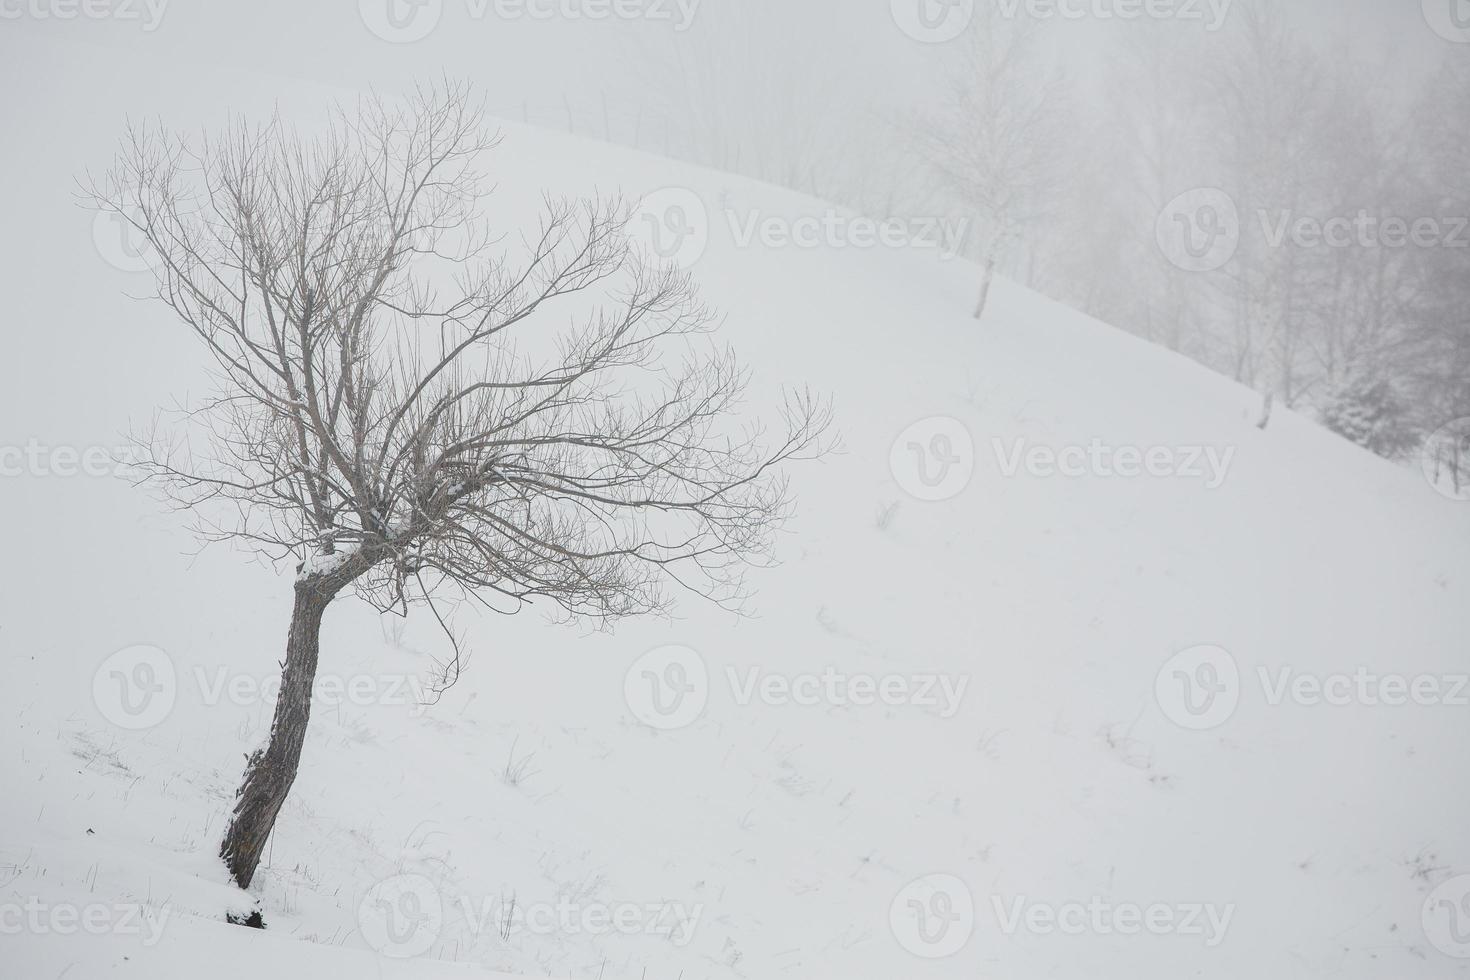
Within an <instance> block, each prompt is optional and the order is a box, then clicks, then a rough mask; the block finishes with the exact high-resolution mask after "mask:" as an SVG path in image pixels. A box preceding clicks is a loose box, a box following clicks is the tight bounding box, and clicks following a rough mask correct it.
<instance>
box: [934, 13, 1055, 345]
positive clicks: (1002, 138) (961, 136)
mask: <svg viewBox="0 0 1470 980" xmlns="http://www.w3.org/2000/svg"><path fill="white" fill-rule="evenodd" d="M983 6H984V7H985V9H984V11H982V10H980V9H979V7H977V9H976V13H975V22H974V24H973V25H972V26H971V28H970V32H969V35H968V36H967V38H966V44H965V48H964V61H963V64H962V66H961V69H960V70H959V72H958V73H957V74H956V75H955V76H954V78H953V79H952V81H951V84H950V88H949V91H948V93H947V97H946V98H945V100H944V101H943V103H942V105H941V108H940V110H939V111H938V112H937V113H935V114H933V115H931V116H929V117H928V118H926V119H924V120H922V121H921V123H920V124H919V126H918V131H917V133H916V137H917V141H918V143H919V146H920V152H921V154H922V155H923V157H924V159H925V160H926V161H927V162H928V164H929V166H930V168H931V169H932V170H933V172H934V174H935V176H936V177H937V179H938V180H939V182H940V183H941V184H942V185H943V186H944V187H945V188H946V191H947V193H948V194H949V195H950V196H951V197H952V198H953V199H954V200H955V202H956V203H958V204H959V205H960V206H962V207H964V208H965V209H967V210H968V211H970V212H971V213H973V214H974V215H975V217H976V218H977V219H978V223H979V227H980V235H981V239H980V242H979V243H978V250H979V252H978V256H979V259H980V265H981V269H982V272H981V281H980V298H979V301H978V302H977V304H976V308H975V318H976V319H980V318H981V317H982V316H983V315H984V313H985V307H986V304H987V302H988V301H989V297H990V287H991V283H992V282H993V281H994V278H995V270H996V267H997V265H999V264H1000V263H1001V262H1002V261H1003V260H1004V259H1006V258H1007V257H1008V256H1009V255H1010V254H1011V253H1012V252H1013V251H1014V250H1015V249H1016V247H1017V245H1018V244H1020V243H1021V242H1022V241H1023V238H1024V236H1025V234H1026V230H1027V226H1028V224H1030V223H1032V222H1034V221H1036V220H1037V219H1039V218H1040V217H1042V216H1043V215H1045V214H1046V213H1047V211H1048V209H1050V208H1051V207H1053V206H1055V205H1056V201H1057V198H1058V197H1059V189H1060V186H1061V184H1062V182H1063V180H1064V176H1065V175H1064V167H1065V165H1066V158H1065V149H1066V138H1067V137H1066V134H1067V126H1066V116H1067V110H1068V105H1067V93H1066V87H1065V81H1064V79H1063V78H1062V77H1061V76H1059V75H1058V74H1056V73H1055V72H1054V71H1053V70H1052V69H1051V68H1050V67H1049V66H1048V65H1047V64H1046V63H1045V61H1044V60H1043V59H1042V57H1041V55H1040V52H1039V51H1038V48H1037V41H1038V37H1037V32H1038V30H1039V28H1038V27H1037V24H1036V22H1035V21H1034V20H1032V19H1029V18H1022V19H1020V20H1019V21H1018V20H1015V19H1007V18H1006V17H1005V16H1004V14H1003V13H1002V12H1001V11H1000V10H999V9H998V8H994V9H993V8H992V7H991V5H988V4H987V5H983Z"/></svg>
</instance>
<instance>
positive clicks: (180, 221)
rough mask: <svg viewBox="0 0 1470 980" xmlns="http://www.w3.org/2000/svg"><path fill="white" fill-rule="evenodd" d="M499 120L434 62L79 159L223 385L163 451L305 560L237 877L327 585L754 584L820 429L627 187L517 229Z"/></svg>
mask: <svg viewBox="0 0 1470 980" xmlns="http://www.w3.org/2000/svg"><path fill="white" fill-rule="evenodd" d="M496 141H497V140H496V138H495V137H494V136H493V135H492V134H490V133H489V132H488V131H487V130H486V129H485V126H484V123H483V120H482V115H481V112H480V110H479V108H478V107H477V106H476V105H475V104H474V103H473V101H472V99H471V97H470V92H469V91H468V90H467V88H466V87H464V86H460V85H455V84H443V85H438V86H433V87H429V88H421V89H419V90H418V91H417V92H415V93H414V94H413V95H412V96H410V97H409V98H407V99H406V100H404V102H402V103H401V104H397V105H392V104H387V103H385V102H383V101H382V100H379V99H376V98H372V99H366V100H364V101H362V102H360V103H359V104H357V105H353V106H347V107H341V108H339V109H338V110H337V111H336V113H335V115H334V117H333V121H332V123H331V125H330V126H329V127H327V129H326V131H325V133H324V134H323V135H320V136H316V137H308V136H304V135H301V134H299V133H297V132H296V131H294V130H293V129H292V128H290V127H288V126H287V125H285V124H284V123H283V122H282V121H280V120H279V119H273V120H271V121H269V122H267V123H265V124H263V125H249V124H246V123H244V122H236V123H233V124H231V125H230V126H229V127H227V128H226V130H225V131H224V132H223V133H222V134H220V135H218V136H216V137H209V138H202V139H200V140H198V141H191V140H189V139H186V138H180V137H176V136H171V135H169V134H166V133H164V132H161V131H159V130H158V129H157V128H149V127H142V128H135V129H133V130H132V131H130V133H129V135H128V137H127V138H126V140H125V141H124V144H123V147H122V149H121V152H120V154H119V156H118V159H117V161H116V163H115V165H114V167H113V169H112V171H111V172H110V173H109V174H107V175H106V176H105V177H102V178H100V179H97V180H89V181H88V182H87V184H86V185H85V197H86V202H87V203H88V204H89V205H90V206H93V207H96V208H100V209H104V210H107V211H111V212H116V213H117V214H119V215H121V216H122V217H123V218H124V219H125V220H128V221H129V222H130V223H131V224H132V225H133V226H134V227H135V228H136V229H137V231H138V233H139V234H140V235H141V236H143V237H144V238H145V239H146V241H147V242H148V244H149V245H150V246H151V247H152V248H153V249H154V250H155V251H156V253H157V256H158V260H159V261H158V263H157V270H156V278H157V286H158V298H159V299H161V301H162V302H163V303H164V304H165V305H166V306H167V307H168V308H169V309H170V310H171V311H172V312H173V314H174V315H175V316H176V317H177V318H178V319H179V320H180V321H182V323H183V324H184V325H185V326H186V327H187V328H188V329H189V330H190V331H191V332H192V333H193V335H194V336H195V338H196V339H197V340H198V341H199V343H200V344H202V345H203V349H204V350H205V351H206V352H207V353H208V355H209V358H210V362H211V364H212V370H213V374H214V378H215V380H216V381H217V383H218V389H217V391H215V392H214V394H213V395H212V397H209V398H208V399H206V400H204V401H203V402H202V403H199V404H194V405H191V406H189V407H188V408H187V410H185V411H184V412H182V413H181V415H180V416H179V417H177V418H174V419H172V422H173V423H174V427H173V428H171V429H170V430H169V431H168V432H167V434H166V435H165V436H164V437H161V438H160V437H154V438H146V439H145V440H144V441H145V442H147V443H148V444H149V446H150V447H151V449H152V451H151V453H150V455H149V459H148V461H147V462H146V464H145V467H146V469H145V472H146V474H147V477H148V478H149V479H150V480H151V481H152V482H154V483H155V484H156V485H157V486H158V487H160V488H161V489H162V490H163V492H164V493H166V494H167V496H168V497H169V498H170V499H171V500H173V501H174V502H176V503H177V504H178V505H180V506H183V507H186V508H189V509H191V510H193V512H194V513H195V514H196V515H198V517H199V523H200V530H201V533H202V534H204V535H205V536H206V537H207V538H209V539H211V540H228V541H232V542H235V543H237V544H244V545H247V546H249V547H252V548H255V549H258V550H259V551H261V552H263V553H264V554H266V555H268V556H270V557H271V558H273V559H276V560H282V559H286V560H294V561H295V563H296V568H297V577H296V580H295V604H294V608H293V610H292V613H291V620H290V627H289V631H288V633H287V640H286V657H285V661H284V664H283V674H282V684H281V693H280V697H279V700H278V701H277V704H276V708H275V716H274V720H273V723H272V727H271V732H270V737H269V741H268V743H267V744H266V745H265V746H264V747H262V748H261V749H260V750H258V751H257V752H255V753H254V754H253V755H251V756H250V758H249V760H248V763H247V765H246V770H245V775H244V779H243V782H242V785H241V787H240V789H239V792H238V794H237V799H236V803H235V808H234V812H233V815H232V817H231V819H230V821H229V825H228V827H227V829H226V830H225V832H224V837H223V840H222V842H221V847H220V853H221V856H222V857H223V859H224V861H225V862H226V864H227V865H228V867H229V870H230V873H231V875H232V876H233V878H234V880H235V881H236V882H237V883H238V884H239V885H240V886H241V887H245V886H248V885H249V884H250V883H251V880H252V878H253V876H254V874H255V871H256V867H257V865H258V863H259V861H260V857H261V852H262V849H263V848H264V846H265V843H266V840H267V838H268V836H269V834H270V832H271V829H272V827H273V826H274V824H275V820H276V817H277V814H278V813H279V812H280V809H281V805H282V803H283V802H284V801H285V799H286V795H287V793H288V792H289V790H290V788H291V785H292V782H293V781H294V779H295V776H296V772H297V765H298V762H299V760H300V756H301V750H302V745H303V742H304V739H305V736H306V729H307V723H308V719H309V716H310V708H311V688H312V682H313V679H314V677H315V674H316V669H317V660H318V653H319V635H320V630H321V625H322V619H323V614H324V613H325V612H326V610H327V608H328V606H329V605H330V604H331V603H332V602H333V600H334V599H336V598H337V597H338V596H341V595H343V594H347V593H355V594H356V595H357V596H359V597H361V598H362V599H364V600H366V601H368V602H370V603H372V604H373V605H374V606H375V607H376V608H377V609H379V610H380V611H382V612H385V613H388V612H393V613H398V614H404V613H406V611H407V610H408V609H409V607H410V606H413V605H415V604H423V603H428V604H429V605H430V606H431V607H432V609H433V612H434V615H435V616H436V617H440V622H441V624H442V623H443V622H444V620H443V618H442V615H443V614H442V613H441V611H440V609H439V608H438V607H437V606H435V605H434V603H435V600H436V598H437V599H448V600H450V601H453V600H456V599H462V598H464V597H474V598H477V599H479V600H481V601H482V602H484V603H485V604H486V605H488V606H490V607H491V608H494V609H496V610H498V611H503V612H513V611H515V610H516V609H518V608H521V607H522V606H523V605H525V604H527V603H537V604H539V605H543V606H548V607H550V608H554V609H557V610H560V611H561V612H563V613H564V614H566V615H567V616H569V617H587V618H590V619H591V620H592V621H594V622H606V621H611V620H614V619H617V618H619V617H626V616H634V615H638V614H642V613H648V612H652V611H655V610H660V609H663V608H664V607H665V606H666V604H667V603H668V602H669V601H670V599H671V595H670V593H671V592H672V591H673V590H674V589H687V590H691V591H692V592H694V593H697V594H698V595H699V596H702V597H705V598H708V599H711V600H713V601H716V602H719V603H722V604H725V605H727V606H731V607H732V608H735V607H738V606H739V604H740V601H741V598H742V595H743V591H742V572H743V570H744V568H745V566H746V565H748V564H749V563H751V562H753V561H756V562H758V561H760V560H762V559H763V558H766V557H768V556H769V553H770V552H769V545H770V540H771V534H772V532H773V531H774V530H775V529H776V528H777V526H778V525H779V524H780V522H781V521H782V520H783V518H784V517H785V516H786V514H787V513H788V510H789V505H790V499H791V498H790V495H789V492H788V485H787V483H786V481H785V478H784V476H783V475H782V464H783V463H785V462H787V461H790V460H794V459H797V458H804V457H811V456H813V455H817V454H819V453H820V452H822V451H823V449H824V448H825V446H826V438H827V437H826V435H825V433H826V430H827V425H828V421H829V413H828V410H827V407H826V405H825V404H824V403H822V402H820V401H818V400H816V399H814V398H812V397H811V396H810V395H809V394H805V393H794V394H791V395H788V396H787V399H786V402H785V405H784V409H783V411H782V413H781V416H782V417H781V420H780V426H779V427H778V428H775V429H772V430H767V429H765V428H763V427H761V426H756V425H751V424H742V423H739V422H737V421H735V420H734V416H733V415H732V409H733V408H734V407H735V405H736V402H737V400H739V399H740V397H741V395H742V392H743V391H744V389H745V387H746V382H747V374H746V372H745V371H744V370H743V369H742V368H741V367H740V366H739V365H738V363H737V362H736V360H735V359H734V357H733V356H732V354H731V353H730V352H728V351H719V350H716V349H713V348H706V347H705V346H704V345H702V344H697V343H696V340H697V338H698V337H699V335H701V334H704V333H706V332H707V331H709V330H710V329H711V328H712V327H713V325H714V323H715V319H714V315H713V313H712V311H711V310H710V309H709V308H708V307H707V306H706V305H705V304H704V303H703V302H702V301H701V300H700V298H699V296H698V294H697V291H696V289H695V287H694V285H693V284H692V283H691V281H690V279H689V278H688V277H687V275H684V274H681V273H679V272H677V271H675V270H673V269H669V268H661V267H655V266H654V265H652V264H650V263H649V262H648V261H645V258H644V256H643V255H642V253H641V252H640V251H638V249H637V247H636V246H635V245H633V244H631V243H630V241H629V239H628V237H627V236H626V235H625V233H624V224H625V222H626V220H627V216H628V212H627V209H625V208H624V207H623V206H622V205H621V204H620V203H619V202H618V201H616V200H589V201H582V202H575V201H558V200H547V201H546V202H544V208H543V209H542V214H541V217H540V221H539V224H538V225H537V226H536V227H534V228H532V229H530V230H529V231H527V232H524V233H523V234H521V236H520V239H519V244H518V245H515V246H509V245H507V244H506V243H505V240H503V239H502V238H498V237H496V235H495V234H494V233H493V232H492V231H491V230H490V229H489V228H487V227H486V224H487V222H486V221H485V216H484V212H483V208H482V205H483V203H484V201H485V200H486V196H487V195H486V183H485V175H484V174H482V173H481V172H480V171H479V170H478V169H477V167H478V166H480V165H481V163H482V162H483V159H484V156H485V154H486V152H487V151H489V150H490V149H492V148H493V146H494V145H495V143H496ZM166 421H167V419H166ZM446 635H447V636H448V637H449V644H450V645H451V646H452V647H453V650H454V653H453V655H452V656H451V657H450V658H449V659H448V662H447V666H446V670H445V678H444V680H445V682H452V681H453V679H454V677H455V676H456V675H457V671H458V669H459V665H460V659H459V646H458V644H457V643H456V642H455V641H454V637H453V635H452V634H450V632H449V630H448V629H447V628H446Z"/></svg>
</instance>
